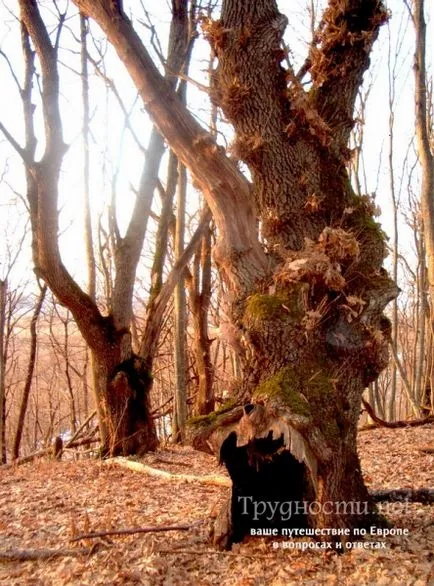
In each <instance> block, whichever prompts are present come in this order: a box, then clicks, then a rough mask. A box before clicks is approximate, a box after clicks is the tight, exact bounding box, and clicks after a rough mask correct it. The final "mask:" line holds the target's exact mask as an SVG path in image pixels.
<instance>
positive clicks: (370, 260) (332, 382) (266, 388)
mask: <svg viewBox="0 0 434 586" xmlns="http://www.w3.org/2000/svg"><path fill="white" fill-rule="evenodd" d="M74 2H75V4H76V5H77V6H78V7H79V8H80V9H81V10H82V11H83V12H85V13H86V14H87V15H88V16H90V17H91V18H93V19H95V20H96V21H97V22H98V24H99V25H100V26H101V28H102V29H103V30H104V31H105V33H106V34H107V36H108V38H109V40H110V42H111V43H112V44H113V46H114V47H115V49H116V51H117V52H118V55H119V57H120V58H121V60H122V61H123V63H124V65H125V66H126V68H127V70H128V71H129V73H130V75H131V77H132V79H133V81H134V82H135V84H136V87H137V89H138V91H139V92H140V95H141V96H142V98H143V101H144V103H145V106H146V108H147V110H148V112H149V113H150V115H151V116H152V117H153V119H154V121H155V123H156V125H157V126H158V128H159V129H160V131H161V132H162V133H163V134H164V135H165V137H166V139H167V140H168V142H169V144H170V145H171V147H172V149H173V150H174V152H175V153H176V155H177V156H178V157H179V159H180V160H181V161H182V162H183V163H184V164H185V165H186V166H187V167H188V168H189V169H190V170H191V172H192V174H193V175H194V177H195V180H196V183H197V184H198V186H199V187H200V188H201V189H202V190H203V193H204V195H205V197H206V199H207V202H208V204H209V206H210V208H211V210H212V212H213V215H214V219H215V221H216V225H217V229H218V233H219V241H218V244H217V247H216V250H215V260H216V262H217V264H218V267H219V270H220V271H221V274H222V275H223V278H224V281H225V284H226V287H227V303H228V306H229V311H230V314H231V318H232V325H233V326H234V331H236V332H237V333H238V338H239V347H244V356H243V384H242V387H241V388H240V389H239V393H238V396H237V400H238V401H239V402H241V401H246V400H250V399H251V398H253V401H254V402H255V403H256V404H257V403H258V402H260V401H262V402H263V403H264V405H263V406H261V413H262V416H261V424H260V426H259V428H258V429H257V435H262V434H264V433H266V432H267V430H271V431H272V430H273V429H274V430H275V431H276V430H277V431H278V432H279V430H280V431H282V433H283V434H284V437H285V438H287V437H289V435H291V434H290V433H289V432H291V430H295V431H298V433H299V434H301V437H302V439H303V441H304V445H305V447H306V448H308V450H309V451H310V453H311V454H312V458H313V459H314V460H315V461H316V466H317V473H316V476H317V477H316V479H315V480H316V482H315V498H316V500H317V501H318V502H319V503H320V504H324V503H326V502H330V501H331V502H336V501H349V502H365V501H366V502H368V503H369V512H370V513H372V514H373V513H374V507H373V505H371V503H370V500H369V496H368V493H367V490H366V487H365V486H364V483H363V480H362V476H361V471H360V464H359V459H358V456H357V451H356V428H357V420H358V417H359V410H360V401H361V396H362V392H363V390H364V388H365V387H366V386H367V385H368V384H369V383H370V382H372V381H373V380H375V378H376V377H377V376H378V374H379V372H380V371H381V370H382V369H383V368H384V367H385V365H386V364H387V360H388V352H387V339H388V337H389V336H390V322H389V321H388V320H387V319H386V318H384V316H383V313H382V312H383V309H384V307H385V306H386V304H387V303H388V302H389V301H391V300H392V299H393V298H394V297H395V295H396V294H397V289H396V286H395V285H394V284H393V282H392V281H391V280H390V279H389V277H388V276H387V274H386V273H385V271H384V270H383V269H382V268H381V266H382V261H383V258H384V256H385V244H384V235H383V233H382V231H381V229H380V227H379V225H378V224H377V223H375V222H374V220H373V219H372V212H373V206H372V203H371V201H370V200H369V198H368V197H367V196H363V197H360V196H356V195H355V193H354V192H353V189H352V187H351V184H350V181H349V178H348V174H347V170H346V163H347V161H348V157H349V156H350V153H349V151H348V149H347V142H348V138H349V133H350V131H351V128H352V125H353V108H354V101H355V98H356V94H357V90H358V88H359V86H360V84H361V83H362V77H363V73H364V71H365V70H366V69H367V67H368V65H369V53H370V50H371V47H372V45H373V43H374V41H375V39H376V37H377V35H378V30H379V28H380V26H381V24H382V23H383V22H384V21H385V20H386V19H387V13H386V10H385V7H384V5H383V3H382V2H378V0H364V1H362V0H340V1H336V0H331V1H330V3H329V6H328V8H327V10H326V11H325V13H324V16H323V20H322V24H321V27H320V29H319V31H318V34H317V38H316V43H315V44H314V46H313V47H312V49H311V51H310V55H309V56H308V61H307V65H306V69H308V70H309V72H310V75H311V78H312V85H311V87H310V89H308V90H306V89H304V88H303V87H302V85H301V84H300V82H299V80H298V78H297V76H295V75H294V74H293V73H292V72H291V71H285V70H284V69H283V67H282V66H281V61H282V59H283V57H284V54H283V52H282V48H281V40H282V34H283V31H284V29H285V26H286V18H285V17H284V16H282V15H281V14H280V13H279V11H278V9H277V5H276V2H275V1H274V0H258V1H256V2H244V1H243V0H225V1H224V2H223V7H222V14H221V19H220V20H219V21H216V22H213V21H208V22H206V23H205V32H206V35H207V37H208V39H209V40H210V42H211V44H212V45H213V48H214V51H215V53H216V56H217V58H218V66H217V69H216V71H215V75H214V81H213V99H214V100H215V101H216V102H217V103H218V104H219V105H220V107H221V108H222V109H223V111H224V113H225V115H226V117H227V118H228V119H229V120H230V122H231V123H232V124H233V126H234V128H235V132H236V141H235V145H234V150H235V152H236V154H237V156H238V157H239V158H242V159H243V160H244V161H245V162H246V163H247V164H248V166H249V168H250V171H251V174H252V180H253V183H252V184H249V183H248V182H247V181H246V180H245V178H244V177H243V176H242V175H241V174H240V172H239V171H238V170H237V169H236V167H235V165H234V164H233V163H232V162H231V161H230V160H229V159H228V158H227V157H226V156H225V153H224V152H222V149H221V147H219V146H217V145H216V143H215V142H214V140H213V139H212V137H211V136H210V135H209V134H208V133H206V132H205V131H204V130H203V129H202V128H201V127H200V126H199V125H198V123H197V122H196V121H195V120H194V119H193V117H192V116H191V115H190V114H189V112H188V111H187V110H186V109H185V108H184V107H183V106H182V104H181V103H180V102H179V100H178V99H177V98H176V96H175V95H174V94H173V92H170V90H169V88H168V86H167V84H166V83H165V81H164V79H163V78H162V77H161V75H159V73H158V71H157V69H156V68H155V66H154V64H153V63H152V61H151V60H150V58H149V55H148V54H147V52H146V50H145V48H144V46H143V44H142V43H141V41H140V39H139V37H138V36H137V34H136V33H135V31H134V29H133V28H132V25H131V22H130V21H129V20H128V19H127V18H126V16H125V15H124V14H123V13H121V12H119V10H118V8H117V6H116V5H113V3H111V2H107V1H104V0H98V1H96V2H91V1H90V0H74ZM252 63H255V67H252V66H251V64H252ZM257 220H259V225H260V228H261V237H262V241H260V240H259V239H258V234H257V224H256V222H257ZM256 409H257V408H256V407H254V408H253V411H250V408H249V413H247V412H246V413H245V416H246V417H251V415H250V414H254V413H255V411H256ZM262 409H263V410H264V411H262ZM204 427H206V425H205V421H203V420H202V421H200V422H199V432H198V434H197V437H199V436H200V437H201V439H202V440H203V445H206V444H207V441H206V440H205V439H204V436H206V431H205V430H204ZM251 427H252V426H251ZM253 427H254V426H253ZM211 428H212V429H215V428H216V426H215V420H214V423H213V424H212V425H211ZM285 430H286V431H285ZM252 433H253V434H254V433H255V432H254V431H253V432H252ZM291 433H292V432H291ZM193 435H194V433H193ZM288 441H289V440H288ZM311 461H313V460H312V459H311ZM370 520H371V519H370V515H357V514H354V515H351V514H348V513H345V512H340V513H339V512H337V511H336V510H330V508H329V507H327V508H325V507H323V508H321V511H320V513H319V514H318V515H316V516H315V518H313V519H312V522H313V523H314V524H316V525H318V526H322V527H330V526H333V527H337V528H344V527H345V528H353V527H355V526H358V525H365V524H367V523H369V522H370Z"/></svg>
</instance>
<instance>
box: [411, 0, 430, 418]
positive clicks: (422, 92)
mask: <svg viewBox="0 0 434 586" xmlns="http://www.w3.org/2000/svg"><path fill="white" fill-rule="evenodd" d="M413 23H414V27H415V32H416V50H415V63H414V74H415V90H416V95H415V106H416V113H415V115H416V121H415V126H416V138H417V150H418V155H419V160H420V165H421V173H422V185H421V193H420V198H421V210H422V218H423V235H424V241H425V251H426V262H427V277H428V291H429V304H430V320H431V332H432V331H433V330H434V325H433V324H434V321H433V316H434V309H433V300H434V197H433V194H434V156H433V154H432V152H431V144H430V134H431V133H432V128H430V125H429V115H428V113H429V108H430V105H429V103H428V99H427V95H428V86H427V69H426V23H425V16H424V0H414V1H413ZM432 364H433V362H432V358H431V359H430V365H431V367H430V368H431V372H430V373H429V386H428V385H427V387H428V388H429V389H430V390H429V392H428V396H427V397H425V400H424V402H426V406H428V405H429V403H431V407H428V409H429V410H432V409H433V401H432V397H433V389H434V372H433V367H432Z"/></svg>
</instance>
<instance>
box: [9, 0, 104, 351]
mask: <svg viewBox="0 0 434 586" xmlns="http://www.w3.org/2000/svg"><path fill="white" fill-rule="evenodd" d="M20 9H21V21H22V23H23V33H22V34H23V50H24V54H25V58H26V84H25V91H24V92H23V99H24V104H23V106H24V113H25V123H26V140H27V145H26V148H27V150H28V151H29V155H30V154H31V155H32V158H33V156H34V151H35V142H36V141H35V138H34V129H33V120H32V113H33V107H32V105H31V78H32V75H33V71H34V69H33V57H32V53H31V51H30V47H29V44H28V40H26V39H27V37H26V31H27V33H28V35H29V36H30V38H31V40H32V42H33V44H34V46H35V49H36V53H37V55H38V58H39V61H40V64H41V70H42V84H43V89H42V102H43V114H44V123H45V142H46V145H45V151H44V154H43V156H42V159H41V160H40V161H39V162H36V161H34V160H33V161H32V162H31V163H29V164H28V165H27V169H26V171H27V184H28V198H29V204H30V207H31V216H32V229H33V253H34V262H35V271H36V273H37V274H39V275H40V276H42V277H43V279H44V281H45V282H46V283H47V284H48V285H49V287H50V289H51V290H52V291H53V292H54V293H55V295H56V297H57V298H58V299H59V301H60V302H61V303H63V304H65V305H67V306H68V307H69V308H70V310H71V312H72V314H73V315H74V318H75V319H76V322H77V324H78V326H79V328H80V331H81V332H82V334H83V336H84V338H85V339H86V341H87V342H88V343H89V345H90V346H91V347H92V348H96V347H98V346H99V344H100V343H101V341H102V340H101V336H102V333H104V335H105V336H108V335H110V333H111V331H110V327H109V324H108V323H106V322H104V320H103V318H102V316H101V314H100V312H99V310H98V308H97V307H96V305H95V303H94V302H93V301H92V299H91V298H90V297H89V296H88V295H86V293H84V291H83V290H82V289H81V288H80V287H79V286H78V285H77V283H76V282H75V281H74V280H73V278H72V277H71V275H70V274H69V273H68V271H67V270H66V268H65V267H64V265H63V263H62V261H61V258H60V252H59V247H58V211H57V201H58V180H59V173H60V168H61V164H62V159H63V155H64V153H65V150H66V147H65V144H64V142H63V135H62V123H61V117H60V109H59V77H58V71H57V55H56V51H55V48H54V47H53V46H52V45H51V41H50V37H49V35H48V32H47V30H46V27H45V25H44V22H43V20H42V17H41V15H40V12H39V9H38V5H37V3H36V2H33V1H32V2H27V1H25V0H20Z"/></svg>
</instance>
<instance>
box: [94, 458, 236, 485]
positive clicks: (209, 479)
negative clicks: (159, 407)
mask: <svg viewBox="0 0 434 586" xmlns="http://www.w3.org/2000/svg"><path fill="white" fill-rule="evenodd" d="M104 463H105V464H115V465H117V466H121V467H123V468H128V470H133V471H134V472H141V473H142V474H148V475H149V476H153V477H155V478H162V479H164V480H169V481H177V482H187V483H193V484H208V485H213V486H226V487H231V486H232V482H231V480H230V478H227V477H226V476H218V475H214V474H212V475H211V474H209V475H206V476H195V475H193V474H176V473H172V472H167V471H166V470H159V469H158V468H152V467H151V466H148V465H146V464H143V463H141V462H136V461H134V460H128V459H127V458H123V457H118V458H109V459H107V460H104Z"/></svg>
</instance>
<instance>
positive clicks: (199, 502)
mask: <svg viewBox="0 0 434 586" xmlns="http://www.w3.org/2000/svg"><path fill="white" fill-rule="evenodd" d="M433 440H434V427H433V426H424V427H419V428H413V429H411V428H408V429H398V430H389V429H376V430H373V431H369V432H364V433H361V434H360V455H361V460H362V467H363V470H364V474H365V478H366V482H367V483H368V485H369V486H370V487H371V488H372V489H376V488H405V487H409V488H420V487H428V486H431V487H432V486H433V485H434V455H433V454H424V453H422V452H420V451H418V449H417V448H418V447H423V446H426V445H427V444H432V443H433ZM144 461H145V463H146V464H148V465H151V466H153V467H158V468H161V469H164V470H168V471H170V472H174V473H185V472H188V473H190V474H197V475H200V474H204V475H205V474H216V473H218V474H222V473H223V471H222V470H221V469H220V468H219V467H218V466H217V464H216V462H215V459H214V458H212V457H210V456H207V455H205V454H202V453H199V452H195V451H193V450H191V449H189V448H170V449H167V450H163V451H161V452H159V453H157V454H149V455H148V456H146V458H144ZM227 491H228V489H225V488H221V487H214V486H204V485H197V486H196V485H191V484H184V483H178V482H167V481H165V480H161V479H158V478H154V477H150V476H147V475H144V474H137V473H134V472H131V471H129V470H124V469H120V468H117V467H115V466H113V467H106V466H103V465H101V464H100V463H98V462H94V461H88V462H79V463H72V462H55V463H53V462H39V463H36V464H33V465H26V466H23V467H21V468H18V469H17V470H8V471H5V472H3V473H1V476H0V549H2V550H5V549H8V548H19V549H46V548H70V547H71V545H70V543H69V539H70V538H71V537H73V536H74V535H76V534H78V533H81V532H83V531H102V530H108V529H119V528H129V527H143V526H147V525H169V524H170V525H171V524H183V523H193V522H195V521H198V520H205V522H206V523H205V524H203V525H200V526H196V527H195V528H194V529H192V530H191V531H190V532H187V533H186V532H170V533H162V534H161V533H160V534H152V533H151V534H146V535H140V534H139V535H131V536H125V537H112V538H110V539H108V538H106V539H105V540H101V545H99V548H98V549H97V551H96V553H94V554H93V555H91V556H89V557H87V558H86V557H77V558H72V557H65V558H60V559H55V560H52V561H46V560H44V561H29V562H5V563H3V564H1V565H0V583H4V584H7V585H11V586H13V585H20V586H21V585H27V584H28V585H32V586H57V585H80V586H86V585H92V586H97V585H104V586H106V585H107V586H108V585H116V586H117V585H130V584H131V585H133V584H134V585H135V584H137V585H140V584H144V585H152V586H153V585H164V586H171V585H173V586H178V585H189V584H192V585H200V586H202V585H203V586H206V585H214V584H221V585H222V586H225V585H236V586H260V585H267V586H268V585H270V586H291V585H293V584H294V585H295V584H306V585H312V586H314V585H315V586H316V585H321V584H329V585H337V586H341V585H347V584H348V585H358V586H359V585H360V586H363V585H369V586H371V585H372V586H381V585H384V586H389V585H392V586H393V585H396V586H398V585H399V586H404V585H405V586H407V585H409V586H410V585H412V586H427V585H430V586H431V585H434V506H430V507H429V506H423V505H419V504H417V503H415V504H410V505H406V506H405V507H403V506H402V505H399V504H397V505H389V506H387V507H386V508H385V509H384V512H385V513H386V515H387V516H388V518H389V519H390V520H391V521H392V522H393V523H395V525H396V526H397V527H403V528H408V529H410V535H409V536H395V537H390V538H388V539H387V545H388V548H387V549H386V550H378V551H376V550H373V551H369V550H354V551H352V552H350V553H347V554H345V555H344V556H336V555H334V554H331V553H321V552H313V551H305V552H301V551H294V550H293V551H288V550H282V549H278V550H273V549H272V542H271V541H270V540H267V539H259V538H256V539H255V538H251V539H249V540H248V541H247V542H246V543H243V544H241V545H236V546H234V548H233V551H232V552H230V553H226V552H216V551H215V550H213V548H211V547H210V546H209V544H208V542H207V532H208V526H209V521H210V518H211V517H212V516H213V514H215V511H216V510H217V509H218V506H219V504H220V503H221V502H222V501H223V499H224V498H225V496H226V494H227ZM92 545H93V542H88V543H86V542H85V543H82V544H81V545H80V546H81V547H83V546H85V547H91V546H92Z"/></svg>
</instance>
